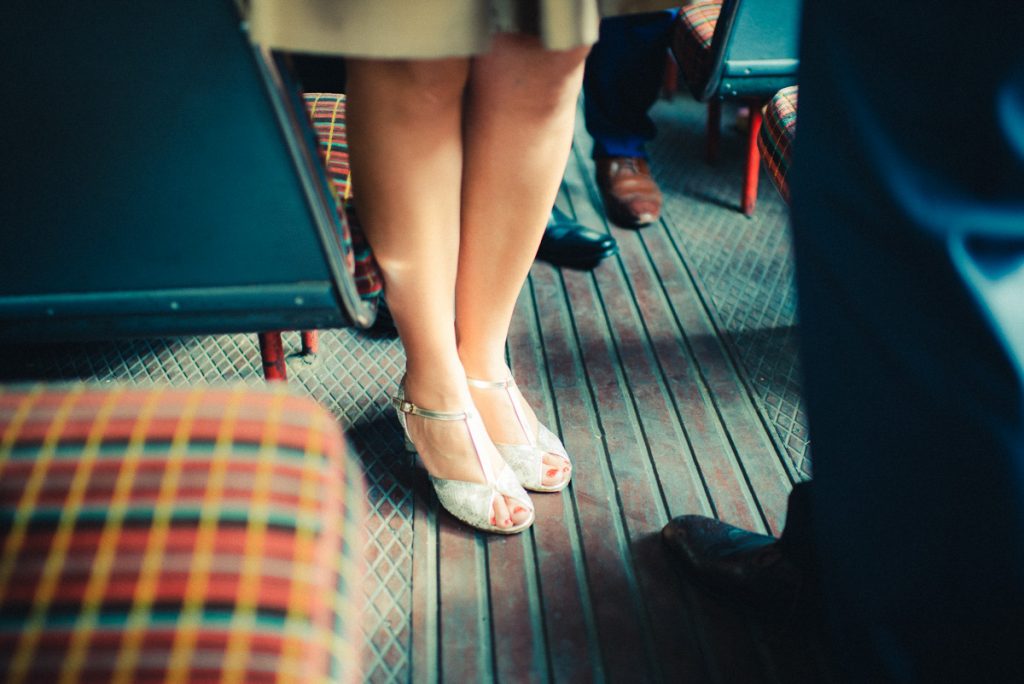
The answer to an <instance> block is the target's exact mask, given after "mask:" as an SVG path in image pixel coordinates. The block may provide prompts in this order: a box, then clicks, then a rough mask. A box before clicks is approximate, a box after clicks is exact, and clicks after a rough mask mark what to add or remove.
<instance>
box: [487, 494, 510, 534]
mask: <svg viewBox="0 0 1024 684" xmlns="http://www.w3.org/2000/svg"><path fill="white" fill-rule="evenodd" d="M491 516H492V518H491V522H492V523H493V524H494V525H496V526H498V527H512V516H511V515H509V511H508V504H507V503H506V501H505V497H503V496H496V497H494V503H493V504H492V505H491Z"/></svg>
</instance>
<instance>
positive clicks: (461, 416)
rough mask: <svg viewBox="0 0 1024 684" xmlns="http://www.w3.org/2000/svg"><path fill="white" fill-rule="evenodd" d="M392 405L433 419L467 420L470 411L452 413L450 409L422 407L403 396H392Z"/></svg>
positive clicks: (411, 413)
mask: <svg viewBox="0 0 1024 684" xmlns="http://www.w3.org/2000/svg"><path fill="white" fill-rule="evenodd" d="M391 405H392V406H394V407H395V408H396V409H398V410H399V411H401V412H402V413H407V414H409V415H410V416H420V417H421V418H429V419H431V420H465V419H466V418H467V417H468V416H469V413H467V412H466V411H462V412H461V413H452V412H449V411H431V410H430V409H425V408H420V407H419V406H417V405H416V404H414V403H412V402H411V401H408V400H406V399H404V398H402V397H391Z"/></svg>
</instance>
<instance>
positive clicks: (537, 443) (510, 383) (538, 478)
mask: <svg viewBox="0 0 1024 684" xmlns="http://www.w3.org/2000/svg"><path fill="white" fill-rule="evenodd" d="M466 380H467V382H469V385H470V386H471V387H477V388H480V389H502V390H505V394H506V395H508V399H509V401H510V402H512V410H513V411H515V414H516V419H517V420H518V421H519V426H520V427H521V428H522V430H523V434H524V435H525V436H526V439H527V440H528V443H527V444H498V443H497V442H495V443H494V446H495V447H497V448H498V453H500V454H501V456H502V458H504V459H505V462H506V463H508V465H509V467H510V468H512V470H513V471H515V474H516V477H518V478H519V482H520V484H522V485H523V487H525V488H526V489H528V490H530V491H531V492H560V491H562V490H563V489H565V488H566V487H567V486H569V480H570V479H571V478H572V470H570V471H569V473H568V474H567V476H566V477H565V479H564V480H562V481H561V482H559V483H558V484H556V485H546V484H544V470H545V469H547V468H550V467H552V466H549V465H547V464H545V463H544V454H548V453H550V454H554V455H556V456H561V457H562V458H564V459H565V461H566V462H567V463H568V464H569V466H570V468H571V467H572V461H571V460H570V459H569V454H568V453H566V451H565V446H564V445H563V444H562V440H560V439H558V437H557V436H555V433H553V432H551V430H549V429H547V428H546V427H544V425H542V424H541V423H540V421H537V430H536V433H534V432H532V431H531V430H530V423H529V421H528V420H527V417H526V408H525V407H524V406H523V405H522V403H521V402H520V401H519V397H518V396H517V394H516V393H515V392H513V391H512V388H513V387H515V384H516V381H515V380H514V379H513V378H512V376H511V375H509V377H508V379H507V380H499V381H497V382H494V381H491V380H478V379H476V378H466Z"/></svg>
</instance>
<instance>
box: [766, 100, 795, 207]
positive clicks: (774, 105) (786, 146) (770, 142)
mask: <svg viewBox="0 0 1024 684" xmlns="http://www.w3.org/2000/svg"><path fill="white" fill-rule="evenodd" d="M797 88H798V86H795V85H794V86H789V87H788V88H783V89H782V90H780V91H779V92H777V93H776V94H775V96H774V97H772V99H771V100H770V101H769V102H768V104H767V105H765V108H764V123H763V124H762V125H761V133H760V135H758V136H757V148H758V149H759V150H760V151H761V160H762V161H763V162H764V167H765V168H766V169H767V170H768V175H769V176H770V177H771V179H772V182H773V183H774V184H775V187H776V188H777V189H778V191H779V194H780V195H782V198H783V199H784V200H786V202H789V181H788V178H789V167H790V164H791V162H792V161H793V139H794V138H795V137H796V103H797Z"/></svg>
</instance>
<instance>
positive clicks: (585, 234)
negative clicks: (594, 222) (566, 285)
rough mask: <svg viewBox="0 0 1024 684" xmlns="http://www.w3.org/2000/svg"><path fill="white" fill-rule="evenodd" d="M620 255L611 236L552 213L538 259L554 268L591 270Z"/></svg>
mask: <svg viewBox="0 0 1024 684" xmlns="http://www.w3.org/2000/svg"><path fill="white" fill-rule="evenodd" d="M618 251H619V246H618V245H617V244H616V242H615V238H613V237H612V236H611V235H608V234H607V233H599V232H597V231H596V230H591V229H590V228H587V227H586V226H581V225H580V224H578V223H574V222H573V221H570V220H569V219H568V217H566V216H564V215H563V214H561V212H552V215H551V220H550V221H549V222H548V227H547V228H546V229H545V230H544V237H542V238H541V241H540V249H538V250H537V258H538V259H540V260H542V261H547V262H548V263H551V264H554V265H555V266H564V267H567V268H578V269H591V268H594V267H595V266H597V265H598V264H599V263H600V262H601V260H602V259H604V258H605V257H609V256H611V255H612V254H615V253H616V252H618Z"/></svg>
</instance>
